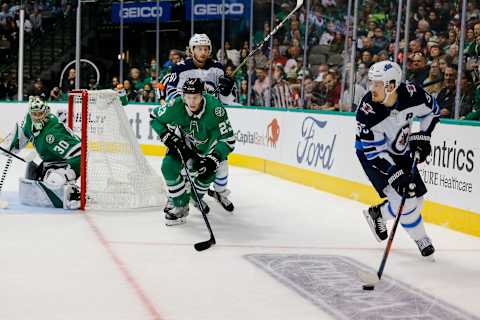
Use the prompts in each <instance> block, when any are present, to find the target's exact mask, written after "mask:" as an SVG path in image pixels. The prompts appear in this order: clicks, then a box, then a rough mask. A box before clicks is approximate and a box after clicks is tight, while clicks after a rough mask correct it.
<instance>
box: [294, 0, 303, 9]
mask: <svg viewBox="0 0 480 320" xmlns="http://www.w3.org/2000/svg"><path fill="white" fill-rule="evenodd" d="M302 5H303V0H297V6H296V8H299V7H301V6H302Z"/></svg>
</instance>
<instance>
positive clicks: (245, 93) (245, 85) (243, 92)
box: [238, 79, 248, 106]
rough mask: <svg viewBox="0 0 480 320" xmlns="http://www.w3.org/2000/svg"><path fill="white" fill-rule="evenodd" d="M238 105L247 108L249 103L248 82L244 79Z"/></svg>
mask: <svg viewBox="0 0 480 320" xmlns="http://www.w3.org/2000/svg"><path fill="white" fill-rule="evenodd" d="M238 103H240V104H241V105H244V106H246V105H247V103H248V80H246V79H244V80H242V82H241V83H240V90H239V94H238Z"/></svg>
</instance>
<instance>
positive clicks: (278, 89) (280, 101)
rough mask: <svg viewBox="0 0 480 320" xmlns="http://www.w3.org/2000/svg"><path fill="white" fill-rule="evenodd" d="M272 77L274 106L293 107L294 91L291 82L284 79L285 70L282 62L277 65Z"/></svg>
mask: <svg viewBox="0 0 480 320" xmlns="http://www.w3.org/2000/svg"><path fill="white" fill-rule="evenodd" d="M272 78H273V84H272V107H274V108H283V109H286V108H293V107H294V101H293V99H292V91H291V90H290V84H289V83H288V82H287V81H286V80H285V79H284V78H285V72H284V70H283V66H282V65H281V64H278V65H276V66H275V68H274V71H273V75H272Z"/></svg>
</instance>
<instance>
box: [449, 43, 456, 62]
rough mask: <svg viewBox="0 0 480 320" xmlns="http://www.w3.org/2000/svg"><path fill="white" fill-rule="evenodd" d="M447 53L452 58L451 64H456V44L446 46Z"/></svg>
mask: <svg viewBox="0 0 480 320" xmlns="http://www.w3.org/2000/svg"><path fill="white" fill-rule="evenodd" d="M447 55H448V56H449V57H450V59H451V60H452V65H454V66H457V65H458V45H457V44H456V43H454V44H451V45H450V47H449V48H448V53H447Z"/></svg>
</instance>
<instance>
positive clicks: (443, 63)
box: [438, 55, 452, 74]
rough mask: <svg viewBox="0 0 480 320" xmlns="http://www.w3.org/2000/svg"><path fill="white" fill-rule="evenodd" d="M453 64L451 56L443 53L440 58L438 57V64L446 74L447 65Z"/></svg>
mask: <svg viewBox="0 0 480 320" xmlns="http://www.w3.org/2000/svg"><path fill="white" fill-rule="evenodd" d="M451 65H452V60H451V59H450V57H449V56H447V55H443V56H441V57H440V58H438V66H439V68H440V72H441V73H442V74H445V70H446V69H447V67H450V66H451Z"/></svg>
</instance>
